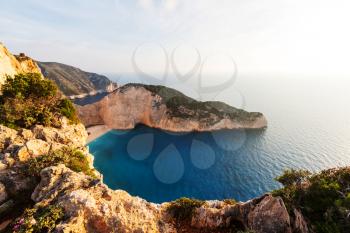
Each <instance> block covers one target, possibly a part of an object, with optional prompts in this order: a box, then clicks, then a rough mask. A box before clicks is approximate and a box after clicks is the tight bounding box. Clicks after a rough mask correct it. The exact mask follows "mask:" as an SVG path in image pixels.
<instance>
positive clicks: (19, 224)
mask: <svg viewBox="0 0 350 233" xmlns="http://www.w3.org/2000/svg"><path fill="white" fill-rule="evenodd" d="M63 217H64V212H63V209H62V208H61V207H58V206H55V205H49V206H47V207H44V208H37V209H35V208H34V209H26V210H25V211H24V214H23V216H22V217H21V218H19V219H17V221H16V223H15V225H14V227H13V232H15V233H42V232H52V231H53V230H54V229H55V227H56V224H57V223H58V222H60V221H61V220H62V219H63Z"/></svg>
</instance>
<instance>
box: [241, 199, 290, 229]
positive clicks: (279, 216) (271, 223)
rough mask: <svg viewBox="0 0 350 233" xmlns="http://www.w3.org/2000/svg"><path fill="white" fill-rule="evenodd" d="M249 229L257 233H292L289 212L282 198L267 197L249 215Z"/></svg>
mask: <svg viewBox="0 0 350 233" xmlns="http://www.w3.org/2000/svg"><path fill="white" fill-rule="evenodd" d="M247 220H248V228H249V229H252V230H253V231H254V232H256V233H260V232H261V233H263V232H266V233H291V232H292V230H291V224H290V218H289V214H288V211H287V209H286V207H285V205H284V203H283V201H282V199H281V198H280V197H273V196H271V195H266V196H265V197H264V198H263V199H262V200H261V202H260V203H258V205H256V206H255V208H254V209H253V210H252V211H251V212H250V213H249V214H248V219H247Z"/></svg>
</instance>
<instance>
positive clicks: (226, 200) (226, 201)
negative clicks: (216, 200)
mask: <svg viewBox="0 0 350 233" xmlns="http://www.w3.org/2000/svg"><path fill="white" fill-rule="evenodd" d="M223 202H224V203H226V204H227V205H235V204H237V201H236V200H235V199H225V200H223Z"/></svg>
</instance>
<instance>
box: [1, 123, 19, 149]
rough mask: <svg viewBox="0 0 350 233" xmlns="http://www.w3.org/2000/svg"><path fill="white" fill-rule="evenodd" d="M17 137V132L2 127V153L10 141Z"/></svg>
mask: <svg viewBox="0 0 350 233" xmlns="http://www.w3.org/2000/svg"><path fill="white" fill-rule="evenodd" d="M16 135H17V131H16V130H14V129H10V128H8V127H6V126H3V125H0V152H1V151H2V150H4V149H5V147H6V146H7V145H8V141H9V140H13V139H14V138H15V137H16Z"/></svg>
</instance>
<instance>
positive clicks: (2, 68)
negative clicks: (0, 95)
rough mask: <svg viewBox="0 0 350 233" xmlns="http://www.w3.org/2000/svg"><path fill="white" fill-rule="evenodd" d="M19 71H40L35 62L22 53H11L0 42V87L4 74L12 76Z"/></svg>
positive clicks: (3, 80)
mask: <svg viewBox="0 0 350 233" xmlns="http://www.w3.org/2000/svg"><path fill="white" fill-rule="evenodd" d="M19 73H41V72H40V69H39V67H38V66H37V64H36V63H35V62H34V61H33V60H32V59H31V58H30V57H27V56H25V55H24V54H20V55H18V56H14V55H12V54H11V53H10V52H9V51H8V50H7V48H6V47H5V46H4V45H3V44H2V43H0V87H1V85H2V84H3V83H4V82H5V76H6V75H10V76H13V75H15V74H19Z"/></svg>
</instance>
